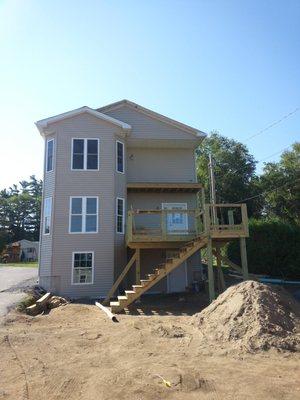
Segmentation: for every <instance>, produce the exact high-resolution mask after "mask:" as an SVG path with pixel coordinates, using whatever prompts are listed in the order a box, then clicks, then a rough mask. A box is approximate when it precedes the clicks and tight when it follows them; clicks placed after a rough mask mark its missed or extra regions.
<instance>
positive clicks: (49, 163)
mask: <svg viewBox="0 0 300 400" xmlns="http://www.w3.org/2000/svg"><path fill="white" fill-rule="evenodd" d="M53 154H54V139H50V140H47V146H46V172H50V171H53Z"/></svg>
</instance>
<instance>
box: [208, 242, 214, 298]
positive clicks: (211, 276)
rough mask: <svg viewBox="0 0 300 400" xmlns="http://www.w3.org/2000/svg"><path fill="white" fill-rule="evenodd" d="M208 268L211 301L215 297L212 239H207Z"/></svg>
mask: <svg viewBox="0 0 300 400" xmlns="http://www.w3.org/2000/svg"><path fill="white" fill-rule="evenodd" d="M207 268H208V291H209V301H210V303H211V302H212V301H213V300H214V299H215V282H214V269H213V255H212V240H211V239H210V238H209V239H208V241H207Z"/></svg>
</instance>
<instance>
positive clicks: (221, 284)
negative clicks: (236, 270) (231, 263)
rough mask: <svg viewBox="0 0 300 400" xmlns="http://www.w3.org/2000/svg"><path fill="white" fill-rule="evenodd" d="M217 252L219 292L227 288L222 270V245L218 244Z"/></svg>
mask: <svg viewBox="0 0 300 400" xmlns="http://www.w3.org/2000/svg"><path fill="white" fill-rule="evenodd" d="M216 254H217V256H216V257H217V271H218V285H219V292H220V293H221V292H224V290H225V289H226V285H225V279H224V274H223V271H222V264H221V249H220V246H219V245H217V246H216Z"/></svg>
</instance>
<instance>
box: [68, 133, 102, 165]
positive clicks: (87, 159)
mask: <svg viewBox="0 0 300 400" xmlns="http://www.w3.org/2000/svg"><path fill="white" fill-rule="evenodd" d="M72 169H75V170H98V169H99V139H73V141H72Z"/></svg>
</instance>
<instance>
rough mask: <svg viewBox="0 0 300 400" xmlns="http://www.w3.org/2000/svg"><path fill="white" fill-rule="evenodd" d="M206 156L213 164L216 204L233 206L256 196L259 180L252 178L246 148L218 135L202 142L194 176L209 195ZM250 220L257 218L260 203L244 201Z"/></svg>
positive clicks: (252, 168) (251, 162) (253, 165)
mask: <svg viewBox="0 0 300 400" xmlns="http://www.w3.org/2000/svg"><path fill="white" fill-rule="evenodd" d="M209 153H211V154H212V157H213V160H214V172H215V181H216V196H217V202H220V203H235V202H241V200H244V199H247V198H248V197H253V196H255V195H256V194H258V193H259V190H260V187H259V179H258V177H257V176H256V174H255V169H256V161H255V160H254V157H253V156H252V155H251V154H250V153H249V151H248V149H247V147H246V146H245V145H243V144H242V143H240V142H237V141H235V140H233V139H228V138H226V137H224V136H221V135H220V134H218V133H217V132H212V133H211V135H210V136H209V137H207V138H205V139H204V141H203V142H202V144H201V145H200V146H199V148H198V149H197V174H198V179H199V182H201V183H203V184H204V188H205V192H206V196H207V197H208V194H209V173H208V162H209ZM247 207H248V214H249V216H252V215H255V216H259V214H260V210H261V207H262V204H261V199H260V198H255V199H253V200H249V201H247Z"/></svg>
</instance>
